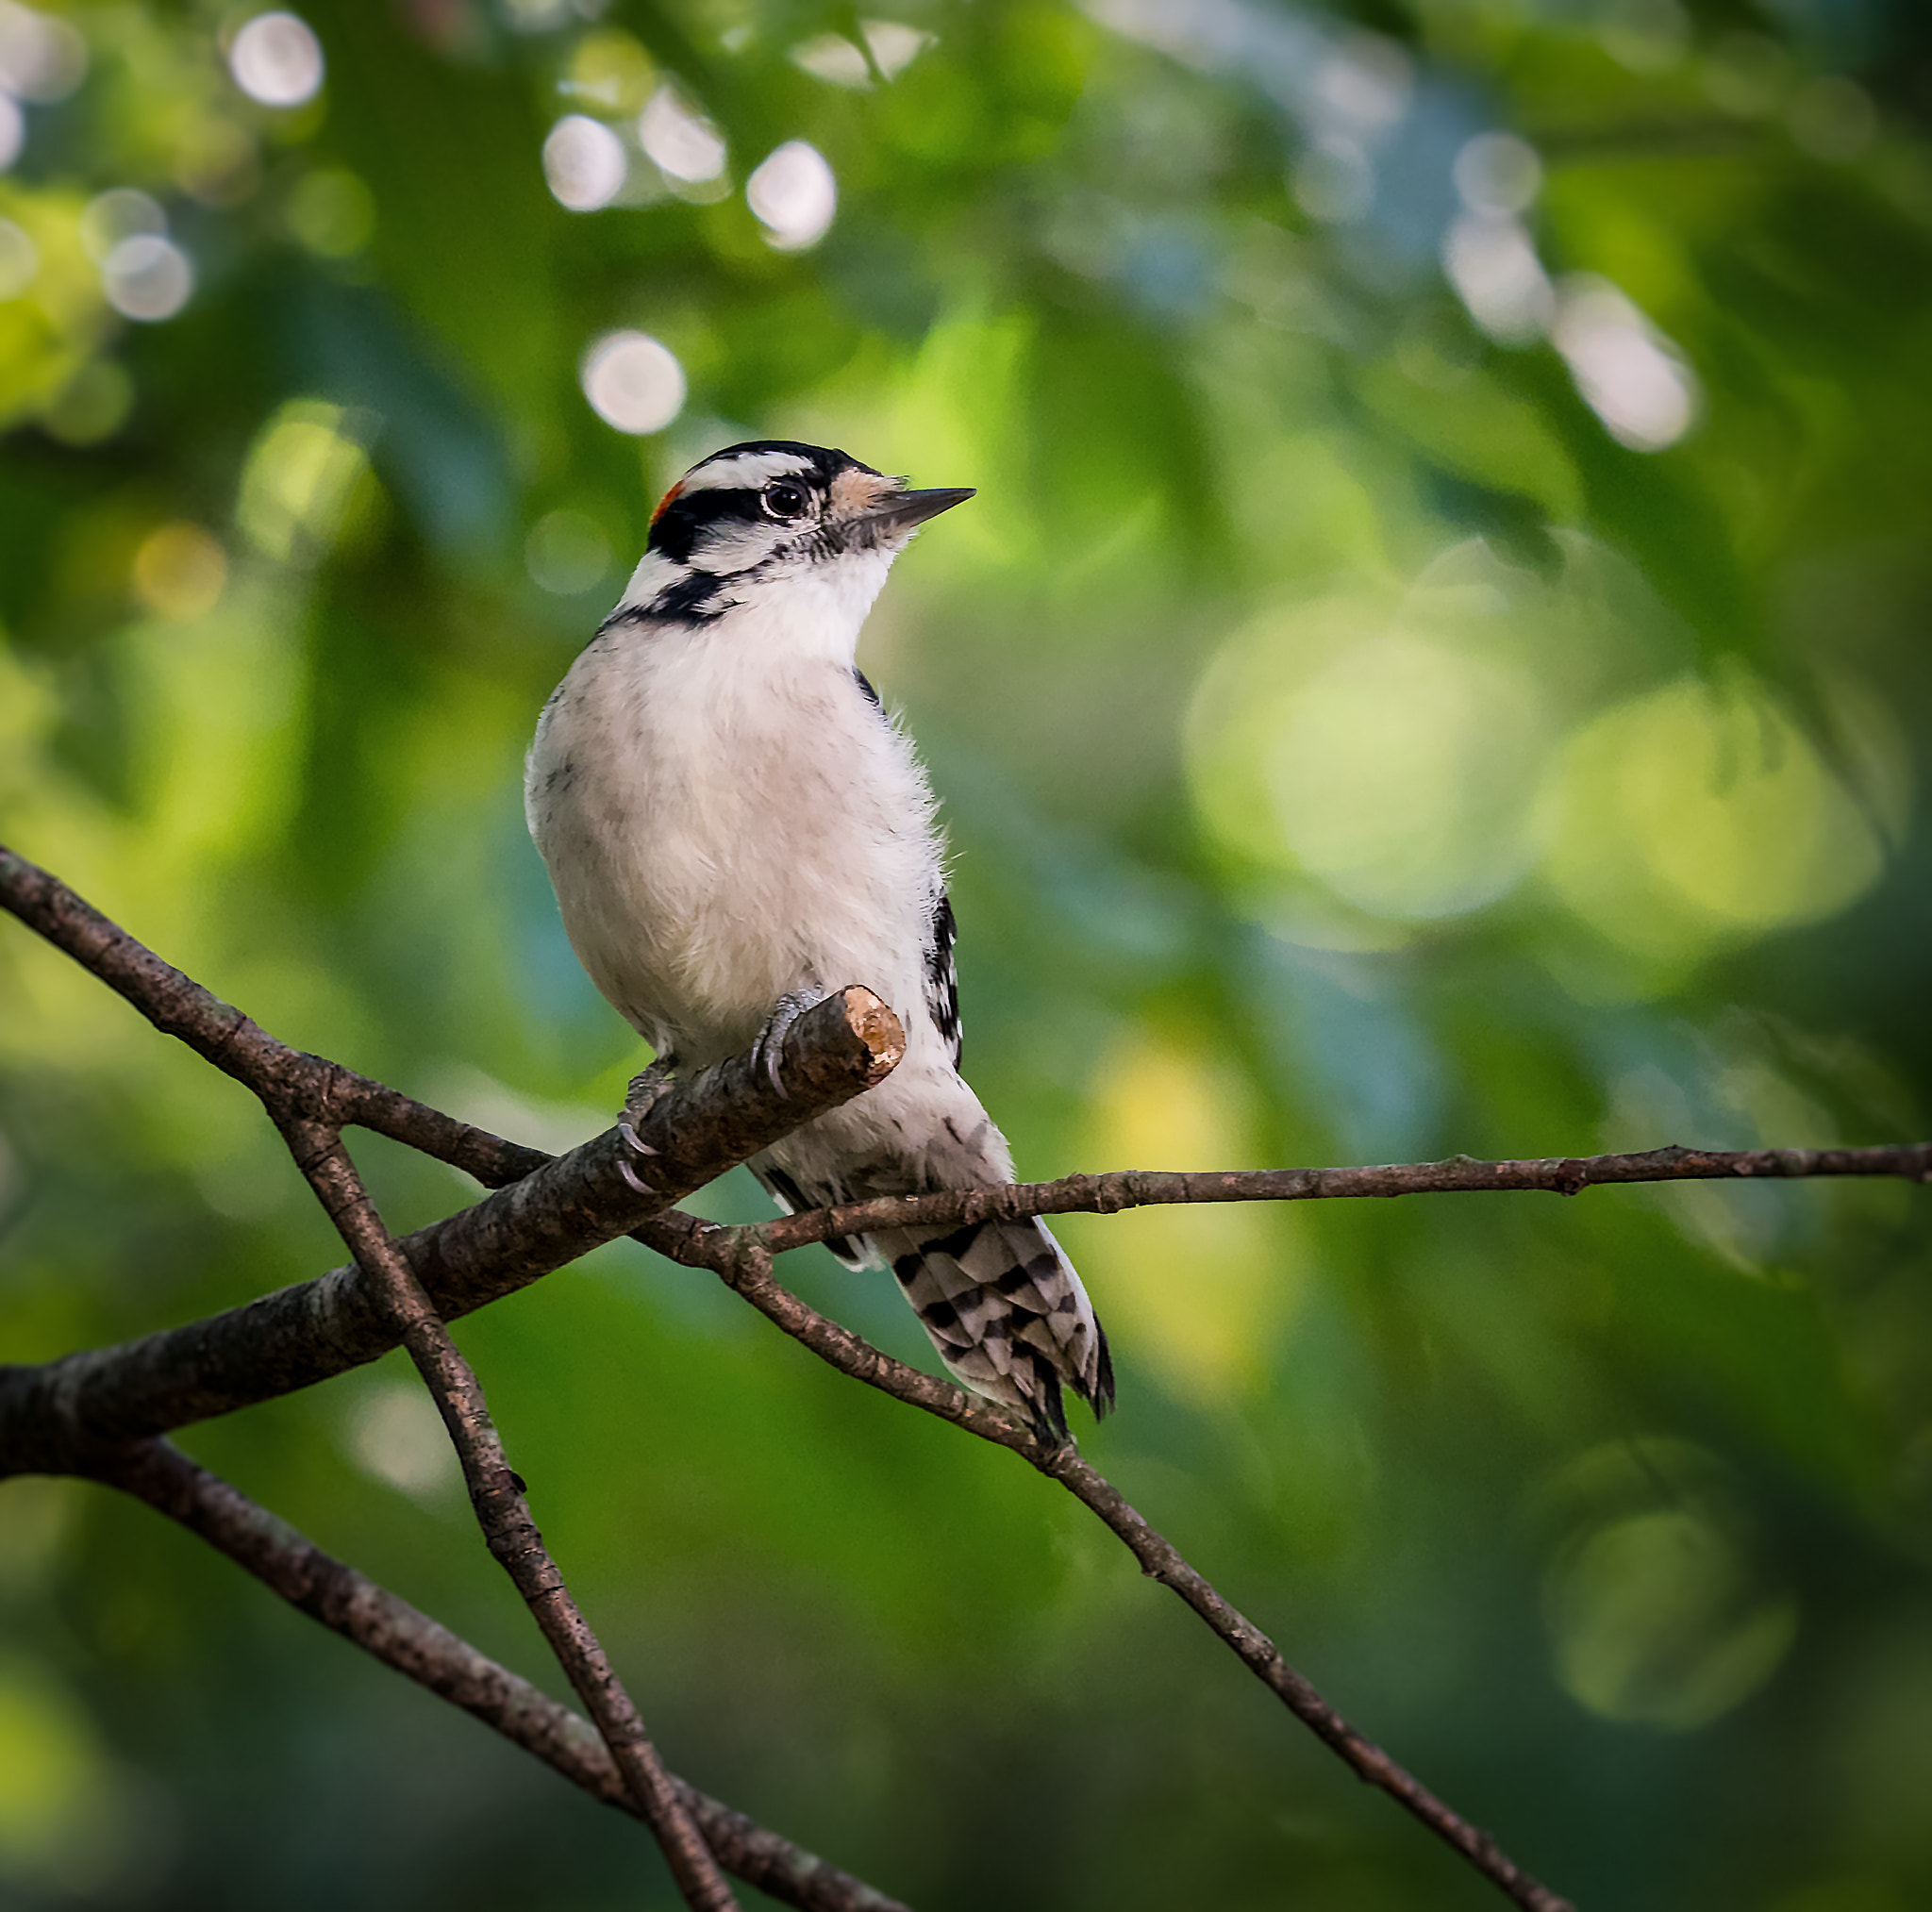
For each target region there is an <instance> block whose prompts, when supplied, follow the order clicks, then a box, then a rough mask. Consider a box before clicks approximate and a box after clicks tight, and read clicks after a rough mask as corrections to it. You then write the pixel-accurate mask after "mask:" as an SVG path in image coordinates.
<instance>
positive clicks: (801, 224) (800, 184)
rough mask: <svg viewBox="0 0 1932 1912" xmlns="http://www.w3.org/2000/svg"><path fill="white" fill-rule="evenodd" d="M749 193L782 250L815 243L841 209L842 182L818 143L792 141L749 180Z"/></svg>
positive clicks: (767, 234) (746, 187) (771, 237)
mask: <svg viewBox="0 0 1932 1912" xmlns="http://www.w3.org/2000/svg"><path fill="white" fill-rule="evenodd" d="M744 196H745V198H746V200H747V201H748V202H749V203H750V206H751V209H752V210H753V211H754V212H755V213H757V214H758V218H759V220H760V222H762V224H763V225H764V228H765V239H766V241H767V242H768V243H770V244H772V245H774V246H775V247H777V249H778V250H779V251H780V252H799V251H802V250H803V249H804V248H805V247H807V246H808V245H816V244H817V243H818V241H820V240H822V239H823V238H824V236H825V233H826V231H827V230H828V229H829V228H830V226H831V224H832V218H833V215H834V214H835V213H836V212H837V211H838V209H839V183H838V181H837V180H836V179H835V178H834V177H833V176H832V169H831V166H830V165H829V164H828V163H827V161H826V159H825V157H824V154H823V153H821V152H820V151H819V149H818V148H817V147H816V146H808V145H807V144H806V142H805V141H803V140H789V141H786V143H785V144H784V145H782V146H780V147H779V148H778V149H777V150H776V151H775V152H774V153H773V154H772V155H771V157H770V158H767V159H766V160H765V162H764V163H763V164H762V165H761V166H759V167H758V171H757V172H755V173H754V174H753V175H751V177H750V178H749V179H747V180H746V181H745V183H744Z"/></svg>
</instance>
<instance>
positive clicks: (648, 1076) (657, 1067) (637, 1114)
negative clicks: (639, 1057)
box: [617, 1056, 675, 1195]
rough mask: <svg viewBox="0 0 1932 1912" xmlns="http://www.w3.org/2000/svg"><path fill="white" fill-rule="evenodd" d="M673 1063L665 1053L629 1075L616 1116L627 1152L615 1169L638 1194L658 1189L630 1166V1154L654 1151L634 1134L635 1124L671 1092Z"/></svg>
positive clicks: (618, 1130)
mask: <svg viewBox="0 0 1932 1912" xmlns="http://www.w3.org/2000/svg"><path fill="white" fill-rule="evenodd" d="M674 1067H675V1064H674V1063H673V1062H672V1060H671V1058H670V1057H669V1056H659V1057H658V1059H657V1061H655V1062H654V1063H652V1064H651V1066H650V1067H649V1068H648V1069H646V1070H643V1071H641V1072H640V1073H639V1074H636V1075H634V1076H632V1077H631V1080H630V1087H629V1088H628V1089H626V1090H625V1097H624V1113H623V1114H622V1115H621V1116H619V1117H618V1119H617V1133H618V1134H619V1135H620V1136H621V1137H623V1139H624V1145H625V1149H626V1150H628V1151H629V1154H628V1155H623V1156H618V1158H617V1172H618V1173H619V1174H620V1175H622V1176H623V1177H624V1179H625V1181H626V1182H628V1183H629V1184H630V1186H631V1187H632V1188H633V1189H636V1190H637V1192H638V1193H639V1194H640V1195H655V1194H656V1193H657V1192H658V1191H657V1190H656V1189H652V1188H651V1187H649V1186H648V1185H647V1184H646V1183H644V1182H642V1181H641V1180H639V1178H638V1172H637V1171H636V1170H635V1169H634V1168H632V1167H631V1164H630V1156H655V1155H657V1154H658V1150H656V1149H654V1148H653V1147H652V1146H651V1144H650V1143H649V1142H647V1141H645V1140H644V1139H643V1138H642V1137H641V1135H639V1134H638V1124H639V1123H640V1122H642V1121H643V1119H644V1118H645V1116H647V1115H649V1114H650V1112H651V1110H652V1109H653V1108H655V1107H656V1106H657V1105H658V1098H659V1097H660V1096H664V1095H668V1094H669V1093H670V1092H671V1073H672V1070H673V1068H674Z"/></svg>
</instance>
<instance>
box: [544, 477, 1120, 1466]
mask: <svg viewBox="0 0 1932 1912" xmlns="http://www.w3.org/2000/svg"><path fill="white" fill-rule="evenodd" d="M972 496H974V490H972V489H971V488H964V487H962V488H952V489H940V490H913V489H911V488H910V486H909V483H908V480H906V479H905V478H900V477H888V476H886V475H884V474H881V473H879V472H877V471H875V470H874V468H873V467H872V466H870V465H866V464H861V463H860V462H859V461H858V459H856V458H854V457H850V456H849V455H848V454H846V453H844V452H842V451H835V450H830V449H827V448H826V447H824V446H820V445H809V444H803V443H800V442H797V441H792V440H787V439H760V440H753V441H746V442H744V443H741V444H734V445H729V446H726V447H725V448H724V450H722V451H718V452H714V453H712V454H711V456H710V457H707V458H704V459H703V460H701V461H700V462H699V463H697V464H696V465H693V466H692V467H691V469H690V470H689V471H687V472H686V473H685V474H684V475H683V476H682V477H681V478H679V479H678V480H677V481H676V483H675V484H674V485H673V486H672V487H671V489H670V490H668V491H667V492H665V494H664V497H663V500H662V502H661V503H660V504H659V505H658V507H657V510H656V512H655V513H654V514H653V516H652V519H651V524H650V531H649V536H648V540H647V541H646V545H645V549H644V553H643V556H642V557H641V559H640V560H639V563H638V566H637V569H636V570H635V571H634V572H633V573H632V574H631V578H630V581H629V583H628V585H627V586H626V587H625V590H624V593H623V595H622V597H621V598H620V599H619V601H618V604H617V606H616V607H615V608H614V609H613V610H612V611H611V612H610V614H609V615H608V617H606V618H605V619H604V621H603V623H601V624H600V625H599V626H598V628H597V632H596V635H595V637H594V638H593V639H592V640H591V643H590V644H589V646H588V647H587V648H586V649H585V650H584V651H583V652H582V653H581V654H580V655H579V656H578V657H577V659H576V661H575V663H574V664H573V665H572V666H571V669H570V671H569V673H568V674H567V675H566V676H565V677H564V679H563V681H562V683H561V684H559V685H558V688H557V690H555V691H554V692H553V693H552V695H551V697H550V699H549V701H548V702H547V703H546V704H545V706H544V707H543V711H542V715H541V718H540V719H539V721H538V724H537V732H536V738H535V740H534V741H533V743H532V744H531V747H530V752H529V756H528V759H527V761H526V764H525V810H526V814H527V819H528V823H529V827H530V834H531V836H532V838H533V839H534V840H535V841H536V845H537V848H538V850H539V851H540V852H541V856H542V858H543V861H544V863H545V865H546V866H547V867H548V870H549V873H550V879H551V884H552V887H553V888H554V889H555V890H556V893H557V902H558V909H559V912H560V914H561V916H562V919H563V926H564V930H565V932H566V934H567V935H568V936H569V939H570V941H571V945H572V947H573V948H574V949H575V952H576V956H577V958H578V960H579V961H580V962H581V963H582V964H583V967H584V969H585V971H586V972H587V973H588V974H589V975H590V978H591V981H592V982H593V983H594V984H595V985H596V987H597V989H599V990H600V991H601V992H602V994H603V995H604V996H605V998H606V999H607V1000H608V1002H609V1003H610V1004H611V1006H613V1007H614V1008H615V1009H616V1010H617V1012H618V1014H619V1015H621V1016H622V1017H623V1018H624V1019H625V1022H626V1023H629V1024H630V1026H631V1027H632V1028H633V1029H634V1030H636V1031H637V1032H638V1034H639V1035H641V1037H643V1039H645V1041H647V1042H648V1043H649V1044H650V1045H651V1047H652V1049H653V1050H654V1052H655V1056H656V1059H655V1060H654V1061H653V1063H652V1065H651V1066H650V1068H649V1069H647V1070H645V1071H643V1072H641V1074H640V1075H639V1076H638V1077H637V1079H636V1080H635V1081H634V1082H633V1083H632V1085H631V1089H630V1094H629V1096H628V1098H627V1100H626V1117H627V1121H626V1122H625V1123H624V1124H622V1125H621V1126H623V1127H624V1128H625V1134H626V1138H627V1139H633V1140H634V1138H633V1137H632V1124H633V1122H634V1121H635V1119H636V1118H637V1117H638V1116H639V1115H640V1114H641V1111H642V1109H644V1108H647V1107H648V1106H649V1105H650V1103H651V1101H652V1100H653V1099H654V1098H655V1096H656V1095H657V1094H659V1093H662V1092H664V1091H665V1089H666V1088H667V1086H668V1084H669V1082H670V1081H671V1080H673V1079H674V1078H675V1076H676V1075H678V1074H679V1073H681V1072H686V1071H691V1070H695V1069H699V1068H703V1067H705V1066H706V1065H708V1064H710V1063H713V1062H717V1061H722V1060H723V1059H724V1058H725V1057H727V1056H735V1055H738V1054H741V1053H742V1052H743V1051H744V1050H745V1049H746V1048H747V1047H748V1046H751V1045H757V1046H758V1048H759V1049H760V1050H761V1051H762V1053H763V1054H764V1055H765V1056H766V1058H767V1061H768V1065H770V1064H774V1061H775V1056H776V1054H777V1045H778V1042H779V1040H780V1039H782V1035H783V1032H784V1030H785V1029H786V1028H787V1027H789V1026H790V1024H791V1022H792V1021H795V1020H796V1018H797V1016H798V1015H799V1014H801V1013H802V1012H803V1010H804V1009H805V1008H806V1007H808V1006H810V1005H811V1004H812V1003H815V1002H817V1001H819V1000H821V999H822V998H824V996H826V995H828V994H830V993H832V991H834V990H835V989H841V988H842V987H844V986H846V985H848V984H851V983H864V984H865V985H867V986H868V987H870V988H871V989H874V991H875V992H876V993H877V994H878V995H880V996H881V997H883V998H884V999H885V1000H886V1001H887V1002H888V1003H890V1004H891V1006H892V1007H893V1008H894V1009H895V1011H896V1012H897V1013H898V1015H899V1018H900V1021H901V1023H903V1024H904V1026H905V1031H906V1053H905V1057H904V1059H903V1060H902V1061H901V1062H900V1064H899V1066H898V1067H897V1068H896V1069H895V1070H894V1071H893V1072H892V1073H891V1074H890V1075H889V1076H887V1077H886V1078H885V1080H884V1081H883V1082H881V1083H879V1084H878V1085H877V1086H876V1087H875V1088H874V1089H870V1090H868V1091H867V1092H866V1093H865V1094H863V1095H861V1096H859V1097H858V1098H856V1099H855V1100H853V1101H851V1102H849V1103H847V1104H845V1105H844V1106H841V1107H840V1108H837V1109H833V1110H831V1111H830V1112H829V1113H827V1114H824V1115H821V1116H819V1117H818V1118H817V1119H816V1120H814V1121H812V1122H808V1123H807V1124H806V1125H805V1126H804V1127H803V1128H800V1129H798V1130H796V1131H795V1132H794V1133H792V1134H791V1135H790V1136H788V1137H786V1138H785V1139H784V1140H782V1141H779V1142H775V1143H774V1144H773V1145H772V1146H771V1147H770V1148H769V1149H767V1150H765V1151H764V1152H763V1153H762V1154H760V1155H758V1156H755V1157H754V1158H753V1159H752V1161H751V1162H750V1164H749V1166H750V1168H751V1171H752V1172H753V1173H754V1174H755V1175H756V1176H757V1177H758V1181H759V1182H760V1183H761V1184H762V1185H763V1187H764V1188H765V1189H766V1190H767V1192H768V1193H769V1194H770V1195H771V1196H772V1198H773V1199H774V1201H775V1202H776V1204H777V1205H778V1206H779V1207H780V1208H782V1209H784V1210H786V1211H787V1212H790V1213H797V1212H799V1211H801V1210H804V1209H808V1208H818V1207H824V1206H830V1205H835V1204H839V1203H845V1202H857V1201H865V1200H869V1199H871V1198H873V1197H876V1196H891V1195H914V1194H923V1193H925V1192H928V1191H930V1190H934V1189H957V1188H962V1187H982V1186H992V1185H999V1184H1005V1183H1010V1182H1011V1181H1012V1180H1013V1164H1012V1156H1011V1152H1010V1150H1009V1149H1008V1145H1007V1141H1006V1139H1005V1137H1004V1136H1002V1135H1001V1133H1000V1131H999V1129H998V1128H997V1127H996V1126H995V1125H994V1123H993V1122H992V1120H991V1117H990V1116H989V1115H988V1114H987V1112H986V1110H985V1108H984V1107H983V1106H981V1104H980V1101H979V1098H978V1097H977V1096H976V1095H975V1094H974V1091H973V1089H971V1088H970V1087H969V1086H968V1085H967V1082H966V1080H965V1078H964V1076H962V1075H961V1074H960V1072H959V1058H960V1023H959V994H958V970H957V967H956V965H955V962H954V954H953V945H954V939H955V935H956V924H955V921H954V916H953V908H952V905H951V902H950V900H949V898H948V895H947V890H946V879H945V864H944V843H943V840H942V837H941V832H940V829H939V825H938V818H937V804H936V800H935V798H934V796H933V793H932V790H931V786H930V784H929V782H928V780H927V777H926V773H925V771H924V767H923V766H922V764H921V762H920V760H919V758H918V756H917V755H916V753H915V751H914V748H913V745H912V742H911V740H910V739H909V737H908V734H907V732H906V730H905V728H904V726H903V724H902V723H901V722H900V720H899V719H898V718H897V717H896V716H894V715H893V714H892V713H891V712H889V711H888V709H887V708H886V707H885V705H884V703H883V701H882V700H881V698H880V697H879V694H878V692H877V691H876V690H874V688H873V686H872V684H871V683H870V682H869V681H868V680H867V679H866V677H865V675H864V673H862V672H861V671H860V669H859V667H858V637H859V629H860V626H861V625H862V624H863V623H864V622H865V618H866V615H867V613H868V612H869V611H870V610H871V608H872V606H873V603H874V599H875V598H876V597H877V596H878V593H879V591H880V590H881V588H882V587H883V586H884V584H885V582H886V574H887V573H888V571H889V570H890V569H891V563H892V560H893V558H894V557H897V555H898V554H899V553H900V552H901V551H902V550H903V549H904V548H905V547H906V545H907V544H908V542H909V541H910V540H911V539H912V537H913V536H914V534H915V533H916V532H917V531H918V530H919V529H920V527H921V526H922V525H924V524H927V523H928V522H929V521H930V520H932V519H934V518H936V517H938V516H939V515H940V513H941V512H942V511H949V510H951V509H952V508H953V507H955V506H958V505H960V504H963V503H964V502H965V501H966V500H967V499H968V498H970V497H972ZM826 1246H827V1247H829V1248H830V1249H831V1250H832V1252H833V1253H834V1254H835V1255H838V1256H839V1257H840V1259H841V1260H842V1261H844V1262H845V1263H846V1264H847V1265H848V1266H851V1267H854V1268H860V1267H867V1266H874V1267H875V1266H879V1265H881V1264H883V1265H884V1266H885V1267H887V1268H889V1269H890V1270H891V1273H892V1275H893V1278H894V1279H895V1280H896V1282H897V1283H898V1286H899V1288H900V1289H901V1290H902V1291H903V1292H904V1294H905V1296H906V1298H907V1300H908V1302H910V1303H911V1305H912V1308H913V1311H914V1312H915V1313H916V1314H917V1316H918V1318H919V1321H920V1323H921V1325H922V1326H923V1327H924V1330H925V1332H926V1334H927V1336H928V1337H929V1338H930V1339H931V1341H932V1344H933V1347H934V1348H935V1350H936V1351H937V1352H938V1354H939V1356H940V1358H941V1361H942V1362H943V1363H944V1365H945V1367H946V1369H947V1371H948V1372H950V1373H951V1374H952V1375H953V1377H954V1378H955V1379H956V1380H958V1381H959V1382H960V1383H961V1384H963V1385H964V1386H965V1387H966V1388H970V1389H972V1390H973V1391H974V1392H975V1393H977V1394H980V1395H982V1396H984V1397H986V1398H987V1399H990V1400H991V1401H995V1402H998V1403H1000V1404H1002V1405H1005V1406H1007V1407H1008V1408H1011V1409H1014V1410H1015V1411H1017V1412H1018V1413H1019V1414H1020V1415H1022V1416H1023V1417H1024V1419H1025V1421H1026V1422H1028V1423H1029V1425H1030V1427H1031V1429H1032V1431H1033V1432H1034V1434H1035V1435H1036V1436H1038V1437H1039V1438H1041V1440H1042V1441H1045V1442H1047V1443H1049V1444H1052V1445H1056V1446H1058V1445H1061V1444H1064V1443H1065V1442H1066V1441H1067V1440H1068V1439H1069V1435H1068V1429H1067V1422H1066V1411H1065V1405H1064V1403H1063V1400H1062V1396H1061V1389H1062V1387H1063V1386H1064V1387H1065V1388H1068V1389H1071V1391H1072V1392H1073V1393H1074V1395H1075V1396H1077V1397H1078V1398H1079V1399H1081V1400H1083V1401H1085V1402H1086V1403H1087V1404H1088V1405H1089V1406H1090V1407H1091V1409H1092V1410H1093V1412H1094V1414H1095V1416H1096V1418H1097V1417H1099V1416H1102V1415H1105V1414H1106V1413H1107V1412H1108V1409H1109V1408H1110V1407H1111V1406H1112V1405H1113V1397H1114V1380H1113V1364H1112V1359H1111V1356H1110V1355H1109V1353H1108V1343H1107V1337H1106V1334H1105V1333H1104V1332H1103V1331H1102V1328H1101V1325H1100V1322H1099V1321H1098V1319H1097V1318H1096V1316H1095V1314H1094V1311H1093V1305H1092V1303H1091V1300H1090V1299H1089V1297H1088V1294H1087V1290H1086V1289H1085V1288H1084V1287H1083V1286H1082V1285H1081V1282H1080V1277H1079V1276H1078V1274H1076V1273H1075V1272H1074V1267H1073V1264H1072V1263H1071V1262H1070V1261H1069V1260H1068V1258H1067V1256H1066V1255H1065V1253H1064V1252H1063V1251H1062V1250H1061V1248H1060V1246H1059V1244H1058V1242H1057V1241H1056V1240H1055V1239H1054V1237H1053V1234H1052V1232H1051V1231H1050V1230H1049V1228H1048V1227H1047V1225H1046V1223H1045V1222H1042V1221H1041V1220H1039V1219H1037V1218H1032V1217H1026V1218H1022V1219H1020V1220H1016V1221H1005V1220H991V1221H985V1222H968V1223H965V1224H961V1225H952V1226H941V1227H932V1226H908V1227H901V1228H882V1229H877V1230H875V1231H874V1232H873V1233H872V1234H871V1235H869V1236H863V1237H858V1238H855V1239H838V1240H833V1241H830V1242H828V1243H827V1244H826Z"/></svg>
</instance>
